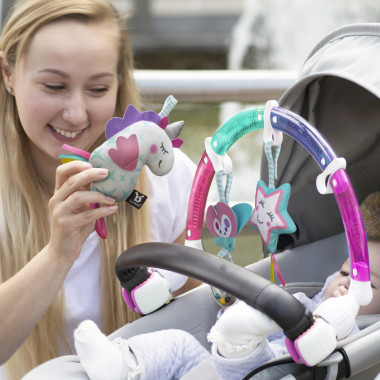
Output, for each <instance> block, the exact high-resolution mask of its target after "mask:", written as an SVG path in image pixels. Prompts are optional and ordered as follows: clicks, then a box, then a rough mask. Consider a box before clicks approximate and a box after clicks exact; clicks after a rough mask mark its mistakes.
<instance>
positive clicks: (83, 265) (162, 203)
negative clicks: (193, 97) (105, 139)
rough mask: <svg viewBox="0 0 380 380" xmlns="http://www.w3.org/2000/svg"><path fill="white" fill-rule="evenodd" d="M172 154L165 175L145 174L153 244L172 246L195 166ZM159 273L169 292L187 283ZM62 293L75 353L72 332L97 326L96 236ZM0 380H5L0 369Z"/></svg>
mask: <svg viewBox="0 0 380 380" xmlns="http://www.w3.org/2000/svg"><path fill="white" fill-rule="evenodd" d="M174 151H175V161H174V166H173V169H172V170H171V171H170V172H169V173H168V174H167V175H165V176H162V177H158V176H155V175H154V174H152V173H151V172H150V170H149V169H148V170H147V172H148V180H149V187H150V190H151V191H150V195H149V198H148V201H147V202H149V207H150V210H151V240H152V241H162V242H172V241H174V240H176V239H177V237H178V236H179V235H180V234H181V233H182V231H183V230H184V229H185V227H186V215H187V204H188V199H189V195H190V189H191V184H192V180H193V177H194V174H195V169H196V166H195V164H194V163H193V162H192V161H191V160H190V159H189V158H188V157H187V156H186V155H185V154H184V153H182V152H181V151H180V150H179V149H174ZM147 204H148V203H145V205H144V206H142V207H146V206H147ZM121 253H122V252H120V254H121ZM160 272H162V274H163V275H164V276H165V277H166V278H167V279H168V281H169V283H170V286H171V290H172V291H174V290H176V289H179V288H180V287H181V286H183V285H184V283H185V282H186V280H187V277H186V276H183V275H180V274H177V273H171V272H168V271H162V270H160ZM115 276H116V274H115ZM120 291H121V288H120ZM64 293H65V301H66V305H67V314H66V334H67V337H68V340H69V343H70V345H71V348H72V350H73V353H74V352H75V351H74V344H73V332H74V330H75V329H76V327H77V326H78V324H79V323H80V322H81V321H83V320H85V319H91V320H93V321H94V322H95V323H97V324H99V322H100V247H99V237H98V235H97V234H96V232H93V233H92V234H91V235H90V236H89V237H88V239H87V240H86V242H85V243H84V245H83V248H82V252H81V254H80V256H79V258H78V259H77V260H76V261H75V263H74V265H73V266H72V268H71V270H70V272H69V273H68V275H67V277H66V279H65V282H64ZM62 353H63V354H67V353H65V352H62ZM0 380H6V377H5V375H4V374H3V373H2V371H1V367H0Z"/></svg>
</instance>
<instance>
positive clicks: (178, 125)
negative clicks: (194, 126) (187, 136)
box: [165, 121, 185, 140]
mask: <svg viewBox="0 0 380 380" xmlns="http://www.w3.org/2000/svg"><path fill="white" fill-rule="evenodd" d="M184 125H185V122H184V121H176V122H175V123H171V124H168V126H167V127H166V128H165V132H166V134H167V135H168V136H169V138H170V140H173V139H175V138H176V137H178V136H179V134H180V133H181V131H182V128H183V127H184Z"/></svg>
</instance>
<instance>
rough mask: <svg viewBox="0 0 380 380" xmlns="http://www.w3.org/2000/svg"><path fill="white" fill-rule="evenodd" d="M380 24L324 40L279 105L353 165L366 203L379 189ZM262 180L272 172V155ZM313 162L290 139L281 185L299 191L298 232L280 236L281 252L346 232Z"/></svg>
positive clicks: (295, 204)
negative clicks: (322, 188)
mask: <svg viewBox="0 0 380 380" xmlns="http://www.w3.org/2000/svg"><path fill="white" fill-rule="evenodd" d="M379 62H380V24H356V25H350V26H346V27H343V28H340V29H338V30H336V31H334V32H333V33H331V34H329V35H328V36H327V37H326V38H324V39H323V40H322V41H321V42H320V43H319V44H318V45H317V46H316V47H315V48H314V49H313V50H312V52H311V54H310V55H309V57H308V58H307V60H306V62H305V63H304V65H303V67H302V69H301V71H300V74H299V78H298V80H297V82H296V83H295V84H294V85H293V86H291V87H290V88H289V89H288V90H287V91H286V92H285V94H284V95H283V96H282V97H281V99H280V101H279V105H280V106H281V107H284V108H287V109H289V110H291V111H293V112H295V113H297V114H299V115H300V116H302V117H303V118H305V119H306V120H308V121H309V122H310V123H311V124H312V125H313V126H314V127H316V128H317V129H318V130H319V131H320V132H321V133H322V134H323V136H324V137H325V138H326V139H327V141H329V143H330V144H331V146H332V147H333V149H334V150H335V152H336V153H337V155H338V156H339V157H344V158H345V159H346V161H347V173H348V174H349V177H350V179H351V182H352V185H353V187H354V190H355V192H356V196H357V198H358V201H359V203H360V202H361V201H362V200H363V199H364V198H365V196H366V195H368V194H369V193H371V192H373V191H375V190H379V189H380V176H379V163H380V144H379V143H380V69H379ZM262 173H263V177H264V178H263V179H264V180H267V178H266V177H265V176H266V175H267V174H266V173H268V170H267V163H266V159H265V155H263V159H262ZM319 173H320V169H319V167H318V166H317V165H316V163H315V161H314V160H313V158H312V157H311V156H310V155H309V154H308V153H307V152H306V151H305V150H304V149H303V147H302V146H301V145H299V144H298V143H296V141H294V140H293V139H291V138H289V137H287V136H284V142H283V144H282V149H281V155H280V160H279V167H278V185H280V184H282V183H286V182H289V183H290V184H291V186H292V193H291V196H290V201H289V207H288V211H289V214H290V215H291V217H292V218H293V220H294V222H295V223H296V225H297V227H298V228H297V231H296V232H295V233H294V234H292V235H291V236H290V235H280V238H279V242H278V249H279V250H283V249H286V248H291V247H296V246H299V245H303V244H307V243H310V242H313V241H316V240H320V239H323V238H326V237H329V236H332V235H335V234H337V233H340V232H343V231H344V227H343V223H342V219H341V216H340V213H339V209H338V207H337V204H336V201H335V199H334V196H333V195H332V194H331V195H323V196H322V195H320V194H319V193H318V191H317V189H316V185H315V179H316V177H317V175H318V174H319Z"/></svg>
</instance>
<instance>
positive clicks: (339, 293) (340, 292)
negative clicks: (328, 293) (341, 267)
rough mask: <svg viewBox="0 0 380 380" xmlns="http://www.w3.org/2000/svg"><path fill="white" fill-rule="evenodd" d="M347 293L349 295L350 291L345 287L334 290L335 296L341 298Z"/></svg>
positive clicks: (340, 286) (341, 286)
mask: <svg viewBox="0 0 380 380" xmlns="http://www.w3.org/2000/svg"><path fill="white" fill-rule="evenodd" d="M347 293H348V289H347V288H346V287H345V286H343V285H339V287H338V289H337V290H334V293H333V296H334V297H341V296H344V295H346V294H347Z"/></svg>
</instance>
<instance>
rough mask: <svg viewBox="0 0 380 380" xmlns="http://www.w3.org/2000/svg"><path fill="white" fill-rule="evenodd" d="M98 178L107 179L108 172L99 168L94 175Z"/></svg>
mask: <svg viewBox="0 0 380 380" xmlns="http://www.w3.org/2000/svg"><path fill="white" fill-rule="evenodd" d="M96 174H97V175H98V176H99V177H102V178H103V177H107V175H108V170H107V169H104V168H99V169H98V170H97V173H96Z"/></svg>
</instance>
